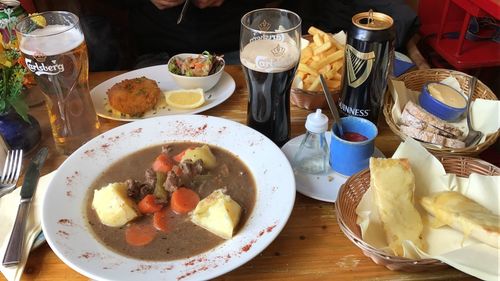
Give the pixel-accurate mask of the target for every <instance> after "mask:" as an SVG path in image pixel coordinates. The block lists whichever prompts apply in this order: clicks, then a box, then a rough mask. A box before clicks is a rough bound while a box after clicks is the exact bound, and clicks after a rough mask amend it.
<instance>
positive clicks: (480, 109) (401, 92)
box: [389, 76, 500, 147]
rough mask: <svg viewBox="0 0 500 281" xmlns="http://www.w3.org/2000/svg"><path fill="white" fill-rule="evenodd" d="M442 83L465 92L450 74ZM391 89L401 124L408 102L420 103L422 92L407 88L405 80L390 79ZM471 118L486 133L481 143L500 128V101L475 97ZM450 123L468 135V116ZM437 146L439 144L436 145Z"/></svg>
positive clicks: (395, 115)
mask: <svg viewBox="0 0 500 281" xmlns="http://www.w3.org/2000/svg"><path fill="white" fill-rule="evenodd" d="M441 83H444V84H447V85H449V86H451V87H453V88H455V89H457V90H458V91H459V92H461V93H463V91H462V90H461V89H460V84H459V83H458V81H457V79H456V78H454V77H451V76H450V77H448V78H446V79H444V80H442V81H441ZM389 91H390V93H391V95H392V98H393V100H394V105H393V107H392V109H391V113H392V118H393V120H394V122H395V123H396V124H401V121H400V120H401V114H402V112H403V109H404V107H405V105H406V103H407V102H408V101H410V100H411V101H412V102H414V103H415V104H418V96H419V95H420V92H419V91H413V90H410V89H408V88H406V86H405V84H404V82H403V81H399V80H390V83H389ZM471 120H472V128H473V129H474V130H477V131H480V132H482V133H483V134H484V136H483V138H482V139H481V141H480V142H479V143H483V142H485V140H486V136H488V135H490V134H493V133H495V132H496V131H498V130H499V129H500V101H498V100H485V99H475V100H474V101H473V102H472V103H471ZM450 123H451V124H453V125H454V126H456V127H458V128H460V130H462V131H463V132H464V135H467V133H468V132H469V129H468V128H467V119H466V118H462V119H461V120H460V121H458V122H450ZM436 147H438V146H437V145H436Z"/></svg>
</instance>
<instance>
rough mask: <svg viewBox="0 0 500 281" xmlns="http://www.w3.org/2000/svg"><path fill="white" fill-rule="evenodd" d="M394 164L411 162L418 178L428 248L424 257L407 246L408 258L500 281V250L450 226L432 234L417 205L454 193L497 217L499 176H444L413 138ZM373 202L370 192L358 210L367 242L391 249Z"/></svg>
mask: <svg viewBox="0 0 500 281" xmlns="http://www.w3.org/2000/svg"><path fill="white" fill-rule="evenodd" d="M392 158H407V159H408V160H409V161H410V164H411V167H412V171H413V173H414V175H415V206H416V207H417V210H418V211H419V212H420V214H421V215H422V219H423V222H424V240H425V242H426V243H427V249H426V251H425V252H424V251H422V250H420V249H418V248H416V247H415V246H414V245H413V244H412V243H406V244H404V245H403V248H404V249H405V256H406V257H409V258H417V259H418V258H435V259H438V260H441V261H443V262H445V263H447V264H449V265H451V266H453V267H455V268H457V269H458V270H461V271H463V272H465V273H468V274H470V275H473V276H476V277H478V278H481V279H484V280H499V278H500V273H499V252H500V251H499V249H496V248H494V247H491V246H488V245H486V244H484V243H481V242H479V241H477V240H475V239H473V238H467V237H465V236H464V234H462V233H461V232H459V231H457V230H454V229H452V228H450V227H448V226H443V227H440V228H432V227H431V226H430V223H429V221H430V216H429V215H428V214H427V212H426V211H425V210H424V209H423V208H422V207H421V206H420V204H419V203H417V202H419V200H420V198H421V197H422V196H426V195H430V194H432V193H435V192H440V191H446V190H453V191H458V192H461V193H462V194H464V195H465V196H467V197H469V198H471V199H473V200H474V201H476V202H478V203H479V204H481V205H483V206H485V207H486V208H488V209H490V210H491V211H493V212H494V213H496V214H499V213H500V210H499V207H498V206H499V204H500V202H499V200H500V176H483V175H479V174H475V173H473V174H471V175H470V176H469V178H461V177H457V176H456V175H455V174H446V172H445V170H444V168H443V166H442V165H441V163H440V162H439V161H438V160H437V159H436V158H435V157H434V156H433V155H432V154H430V153H429V152H428V151H427V150H426V149H425V148H424V147H423V146H422V145H421V144H420V143H418V142H417V141H415V140H413V139H412V138H407V139H406V140H405V142H403V143H401V144H400V146H399V147H398V149H397V150H396V152H395V153H394V155H393V157H392ZM371 196H372V192H371V190H370V189H368V190H367V191H366V193H365V195H364V196H363V198H362V200H361V202H360V203H359V205H358V207H357V209H356V213H357V215H358V224H359V225H360V227H361V232H362V235H363V240H364V241H365V242H367V243H368V244H370V245H372V246H373V247H376V248H379V249H388V245H387V242H386V239H385V234H384V231H383V228H382V224H381V222H380V219H379V217H378V211H377V210H376V207H375V205H374V204H373V203H372V199H371ZM388 252H390V251H388ZM473 257H480V258H473Z"/></svg>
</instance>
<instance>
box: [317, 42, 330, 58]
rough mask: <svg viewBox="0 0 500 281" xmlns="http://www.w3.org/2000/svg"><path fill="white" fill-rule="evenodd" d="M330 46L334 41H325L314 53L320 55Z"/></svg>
mask: <svg viewBox="0 0 500 281" xmlns="http://www.w3.org/2000/svg"><path fill="white" fill-rule="evenodd" d="M330 47H332V43H331V42H325V43H324V44H323V45H321V46H319V47H316V48H314V50H313V54H315V55H318V54H320V53H323V52H325V51H326V50H328V49H330Z"/></svg>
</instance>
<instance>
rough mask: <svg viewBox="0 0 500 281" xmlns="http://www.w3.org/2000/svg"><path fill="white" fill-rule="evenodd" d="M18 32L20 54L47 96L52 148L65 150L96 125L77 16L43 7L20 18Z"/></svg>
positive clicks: (74, 146)
mask: <svg viewBox="0 0 500 281" xmlns="http://www.w3.org/2000/svg"><path fill="white" fill-rule="evenodd" d="M16 35H17V38H18V40H19V49H20V50H21V53H22V56H23V60H24V62H25V63H26V66H27V68H28V69H29V70H30V71H31V72H33V74H34V76H35V80H36V82H37V85H38V87H39V88H40V89H41V91H42V92H43V94H44V96H45V104H46V106H47V109H48V112H49V119H50V125H51V128H52V134H53V136H54V140H55V144H56V148H57V150H58V151H59V152H61V153H63V154H67V155H69V154H71V153H72V152H73V151H75V150H76V149H77V148H79V147H80V146H81V145H83V144H84V143H85V142H86V141H88V140H89V139H91V138H92V137H94V136H95V135H97V134H98V131H99V120H98V118H97V115H96V112H95V109H94V105H93V103H92V99H91V97H90V92H89V85H88V71H89V70H88V65H89V62H88V55H87V45H86V44H85V39H84V36H83V32H82V29H81V26H80V23H79V19H78V17H77V16H76V15H74V14H72V13H69V12H63V11H51V12H44V13H41V14H38V15H33V16H30V17H26V18H24V19H23V20H21V21H20V22H19V23H18V24H17V25H16Z"/></svg>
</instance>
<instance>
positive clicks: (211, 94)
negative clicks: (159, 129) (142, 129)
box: [90, 64, 236, 121]
mask: <svg viewBox="0 0 500 281" xmlns="http://www.w3.org/2000/svg"><path fill="white" fill-rule="evenodd" d="M142 76H145V77H146V78H149V79H152V80H155V81H156V82H157V83H158V87H160V89H161V90H162V91H170V90H175V89H179V87H178V86H177V84H175V82H174V80H173V79H172V77H171V76H170V75H169V74H168V70H167V65H166V64H163V65H155V66H150V67H146V68H141V69H137V70H133V71H130V72H127V73H123V74H121V75H118V76H115V77H113V78H110V79H108V80H106V81H104V82H102V83H101V84H99V85H97V86H96V87H95V88H94V89H92V91H90V94H91V96H92V101H93V103H94V107H95V111H96V113H97V115H99V116H101V117H104V118H108V119H112V120H119V121H136V120H138V119H145V118H151V117H157V116H165V115H176V114H195V113H200V112H203V111H205V110H208V109H210V108H212V107H215V106H217V105H219V104H221V103H222V102H224V101H225V100H227V99H228V98H229V97H230V96H231V95H232V94H233V92H234V89H235V88H236V84H235V82H234V79H233V77H231V75H229V74H228V73H226V72H224V73H222V77H221V79H220V81H219V83H217V84H216V85H215V86H214V87H213V88H212V89H211V90H210V91H208V92H205V100H206V101H205V103H204V104H203V106H200V107H198V108H194V109H176V108H173V107H170V106H167V105H165V106H160V107H159V108H157V109H156V110H150V111H148V112H146V113H145V114H144V115H143V116H142V117H135V118H134V117H122V116H117V115H115V114H112V113H110V112H109V110H108V109H109V107H108V106H107V104H108V96H107V95H106V92H107V91H108V89H109V88H111V87H112V86H113V85H114V84H116V83H118V82H121V81H123V80H124V79H132V78H137V77H142Z"/></svg>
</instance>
